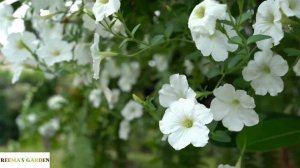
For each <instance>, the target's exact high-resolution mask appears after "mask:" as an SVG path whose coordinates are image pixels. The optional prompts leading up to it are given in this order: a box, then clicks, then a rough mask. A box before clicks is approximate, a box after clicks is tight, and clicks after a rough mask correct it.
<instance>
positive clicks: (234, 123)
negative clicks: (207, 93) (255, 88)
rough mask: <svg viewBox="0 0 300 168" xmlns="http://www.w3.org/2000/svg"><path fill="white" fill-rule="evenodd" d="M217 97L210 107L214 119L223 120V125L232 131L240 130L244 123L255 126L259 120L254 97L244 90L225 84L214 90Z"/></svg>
mask: <svg viewBox="0 0 300 168" xmlns="http://www.w3.org/2000/svg"><path fill="white" fill-rule="evenodd" d="M213 94H214V95H215V98H214V99H213V100H212V102H211V105H210V108H211V112H212V113H213V116H214V120H216V121H220V120H222V123H223V125H224V126H225V127H226V128H228V129H229V130H230V131H240V130H242V129H243V127H244V125H246V126H253V125H256V124H257V123H258V121H259V118H258V115H257V114H256V112H255V111H254V110H253V108H254V107H255V103H254V99H253V98H252V97H250V96H249V95H247V93H246V92H245V91H243V90H235V88H234V87H233V86H232V85H230V84H225V85H223V86H221V87H218V88H217V89H215V90H214V91H213Z"/></svg>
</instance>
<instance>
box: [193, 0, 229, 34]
mask: <svg viewBox="0 0 300 168" xmlns="http://www.w3.org/2000/svg"><path fill="white" fill-rule="evenodd" d="M226 8H227V7H226V5H225V4H220V3H219V2H218V1H215V0H204V1H202V2H201V3H199V4H198V5H196V6H195V8H194V9H193V11H192V13H191V14H190V17H189V21H188V27H189V29H190V30H191V31H196V32H198V33H201V34H205V35H212V34H214V33H215V27H216V20H217V19H220V20H222V19H225V17H226Z"/></svg>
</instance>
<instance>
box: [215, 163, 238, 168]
mask: <svg viewBox="0 0 300 168" xmlns="http://www.w3.org/2000/svg"><path fill="white" fill-rule="evenodd" d="M218 168H235V166H230V165H228V164H226V165H223V164H220V165H219V166H218Z"/></svg>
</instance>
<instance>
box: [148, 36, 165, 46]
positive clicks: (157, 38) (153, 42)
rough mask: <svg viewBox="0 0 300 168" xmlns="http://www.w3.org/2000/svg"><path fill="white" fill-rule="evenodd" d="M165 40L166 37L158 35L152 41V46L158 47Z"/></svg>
mask: <svg viewBox="0 0 300 168" xmlns="http://www.w3.org/2000/svg"><path fill="white" fill-rule="evenodd" d="M163 38H164V35H156V36H154V37H153V38H152V39H151V44H152V45H157V44H159V43H160V42H161V41H162V40H163Z"/></svg>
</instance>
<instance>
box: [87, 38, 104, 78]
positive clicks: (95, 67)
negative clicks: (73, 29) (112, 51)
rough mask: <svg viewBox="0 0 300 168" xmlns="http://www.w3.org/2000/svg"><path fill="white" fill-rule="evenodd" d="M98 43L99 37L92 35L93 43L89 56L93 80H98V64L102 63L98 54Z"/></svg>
mask: <svg viewBox="0 0 300 168" xmlns="http://www.w3.org/2000/svg"><path fill="white" fill-rule="evenodd" d="M99 42H100V36H99V34H97V33H94V43H93V44H92V45H91V47H90V50H91V55H92V59H93V65H92V67H93V73H94V75H93V78H94V79H96V80H97V79H99V75H100V64H101V61H102V59H103V58H102V57H101V56H100V54H99V52H100V49H99Z"/></svg>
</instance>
